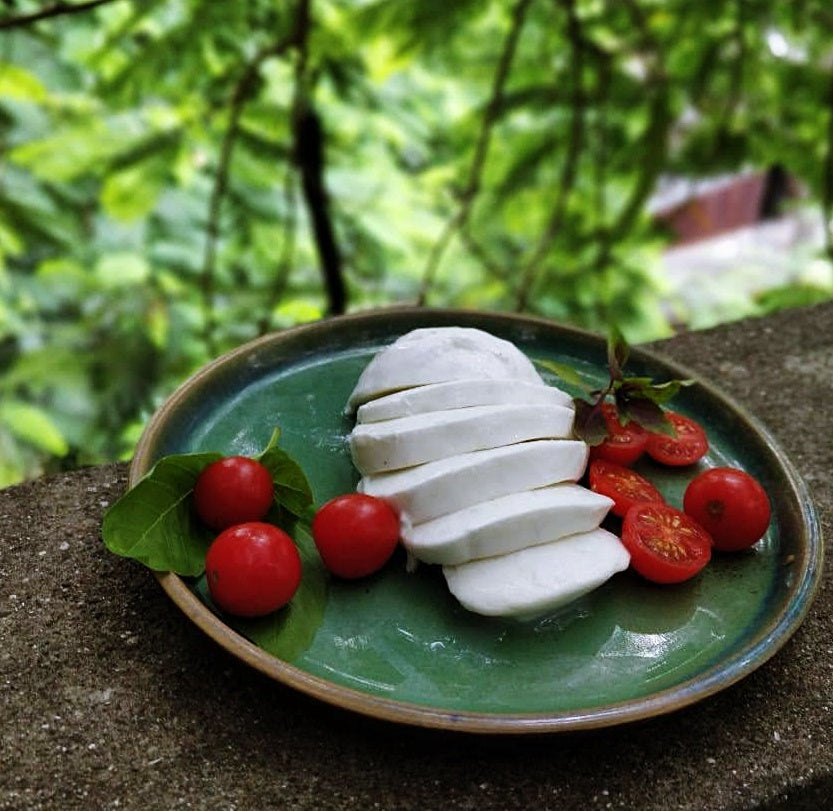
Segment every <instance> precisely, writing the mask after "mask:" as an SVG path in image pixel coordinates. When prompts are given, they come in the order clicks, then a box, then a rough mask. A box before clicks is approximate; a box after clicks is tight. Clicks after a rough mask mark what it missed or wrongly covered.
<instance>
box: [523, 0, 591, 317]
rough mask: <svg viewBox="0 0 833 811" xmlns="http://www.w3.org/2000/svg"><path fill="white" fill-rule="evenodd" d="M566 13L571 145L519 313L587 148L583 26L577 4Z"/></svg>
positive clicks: (570, 1)
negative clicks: (570, 96) (577, 13)
mask: <svg viewBox="0 0 833 811" xmlns="http://www.w3.org/2000/svg"><path fill="white" fill-rule="evenodd" d="M563 2H564V5H565V6H566V9H567V37H568V39H569V40H570V49H571V55H572V56H571V60H570V77H571V82H572V90H573V92H572V118H571V124H570V141H569V144H568V145H567V154H566V156H565V158H564V165H563V166H562V169H561V178H560V181H559V184H558V195H557V196H556V200H555V205H554V206H553V209H552V213H551V214H550V217H549V220H548V221H547V225H546V227H545V229H544V232H543V234H542V235H541V239H540V240H539V242H538V246H537V247H536V249H535V251H534V252H533V253H532V255H531V256H530V257H529V259H528V260H527V261H526V263H525V265H524V269H523V271H522V274H521V282H520V285H519V286H518V292H517V297H516V299H515V309H516V310H517V311H518V312H520V311H521V310H524V309H525V308H526V306H527V304H528V302H529V296H530V293H531V292H532V288H533V287H534V285H535V282H536V281H537V278H538V275H539V273H540V265H541V262H542V261H543V259H544V257H545V256H546V255H547V253H548V252H549V250H550V248H551V247H552V243H553V242H554V241H555V239H556V237H557V236H558V234H559V233H560V232H561V226H562V225H563V222H564V216H565V214H566V212H567V201H568V199H569V196H570V194H571V193H572V190H573V186H574V185H575V181H576V174H577V169H578V160H579V156H580V154H581V151H582V148H583V145H584V113H585V109H586V107H587V98H586V96H585V94H584V85H583V81H582V72H583V70H584V44H583V36H582V31H581V24H580V22H579V19H578V17H577V15H576V9H575V0H563Z"/></svg>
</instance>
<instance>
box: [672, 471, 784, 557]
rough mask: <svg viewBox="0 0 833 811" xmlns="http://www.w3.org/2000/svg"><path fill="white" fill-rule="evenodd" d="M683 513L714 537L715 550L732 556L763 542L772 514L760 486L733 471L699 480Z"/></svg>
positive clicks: (713, 473) (704, 475)
mask: <svg viewBox="0 0 833 811" xmlns="http://www.w3.org/2000/svg"><path fill="white" fill-rule="evenodd" d="M683 509H684V510H685V511H686V512H687V513H688V514H689V515H690V516H691V517H692V518H693V519H694V520H695V521H697V523H699V524H700V525H701V526H702V527H703V529H705V530H706V531H707V532H708V533H709V534H710V535H711V536H712V540H713V541H714V548H715V549H720V550H722V551H729V552H733V551H735V550H738V549H746V548H747V547H750V546H752V544H754V543H756V542H757V541H759V540H760V539H761V538H762V537H763V535H764V533H765V532H766V529H767V527H768V526H769V518H770V513H771V509H770V505H769V498H767V494H766V492H765V491H764V488H763V487H761V485H760V483H759V482H758V481H757V480H756V479H754V478H752V476H750V475H749V474H748V473H746V472H744V471H743V470H737V469H736V468H731V467H715V468H712V469H711V470H707V471H705V472H704V473H701V474H700V475H699V476H695V477H694V478H693V479H692V480H691V483H690V484H689V485H688V487H687V488H686V491H685V495H684V496H683Z"/></svg>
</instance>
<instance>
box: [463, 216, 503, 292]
mask: <svg viewBox="0 0 833 811" xmlns="http://www.w3.org/2000/svg"><path fill="white" fill-rule="evenodd" d="M460 240H461V241H462V243H463V245H465V247H466V250H467V251H468V252H469V253H470V254H471V255H472V256H473V257H474V258H475V259H476V260H477V261H478V262H480V264H481V266H482V267H483V269H484V270H485V271H486V272H487V273H488V274H489V275H490V276H493V277H494V278H496V279H499V280H500V281H502V282H508V281H509V276H510V274H509V271H508V270H507V268H506V267H505V266H504V265H501V264H499V263H498V262H496V261H495V260H494V259H493V258H492V257H491V256H489V254H488V253H487V251H486V249H485V248H484V247H483V245H481V244H480V243H479V242H478V241H477V240H476V239H475V238H474V236H473V234H472V233H471V231H470V230H469V229H468V228H466V227H465V226H464V227H463V228H461V229H460Z"/></svg>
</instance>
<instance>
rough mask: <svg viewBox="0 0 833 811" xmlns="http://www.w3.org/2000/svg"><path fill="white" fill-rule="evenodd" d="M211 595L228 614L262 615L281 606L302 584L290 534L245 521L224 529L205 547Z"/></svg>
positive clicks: (206, 571)
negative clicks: (206, 549)
mask: <svg viewBox="0 0 833 811" xmlns="http://www.w3.org/2000/svg"><path fill="white" fill-rule="evenodd" d="M205 576H206V580H207V582H208V590H209V592H210V594H211V599H212V600H213V601H214V602H215V603H216V604H217V605H218V606H219V607H220V608H222V609H223V611H227V612H228V613H229V614H234V615H236V616H238V617H261V616H264V615H266V614H271V613H272V612H273V611H277V609H279V608H281V607H282V606H284V605H286V604H287V603H288V602H289V601H290V600H291V599H292V597H293V595H294V594H295V592H296V591H297V589H298V586H299V584H300V582H301V556H300V555H299V554H298V549H297V548H296V546H295V544H294V542H293V541H292V538H290V537H289V536H288V535H287V534H286V533H285V532H283V531H282V530H280V529H278V528H277V527H276V526H273V525H272V524H266V523H263V522H261V521H250V522H247V523H244V524H236V525H235V526H233V527H229V528H228V529H225V530H223V531H222V532H221V533H220V534H219V535H218V536H217V537H216V538H215V539H214V542H213V543H212V544H211V546H210V547H209V548H208V553H207V554H206V556H205Z"/></svg>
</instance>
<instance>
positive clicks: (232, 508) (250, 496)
mask: <svg viewBox="0 0 833 811" xmlns="http://www.w3.org/2000/svg"><path fill="white" fill-rule="evenodd" d="M273 496H274V486H273V485H272V476H271V474H270V473H269V471H268V470H267V469H266V468H265V467H264V466H263V465H262V464H260V462H257V461H255V460H254V459H249V458H247V457H245V456H227V457H225V458H224V459H220V460H219V461H217V462H212V463H211V464H210V465H208V466H207V467H206V468H205V469H204V470H203V471H202V473H200V475H199V477H198V478H197V483H196V485H195V486H194V508H195V509H196V511H197V515H198V516H199V517H200V519H201V520H202V521H203V522H204V523H205V524H207V525H208V526H210V527H211V528H212V529H217V530H222V529H225V528H226V527H230V526H233V525H234V524H242V523H243V522H245V521H259V520H260V519H261V518H263V517H264V516H265V515H266V513H267V512H269V507H271V506H272V498H273Z"/></svg>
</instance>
